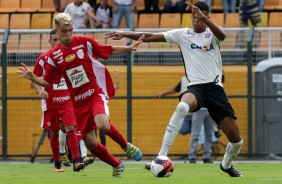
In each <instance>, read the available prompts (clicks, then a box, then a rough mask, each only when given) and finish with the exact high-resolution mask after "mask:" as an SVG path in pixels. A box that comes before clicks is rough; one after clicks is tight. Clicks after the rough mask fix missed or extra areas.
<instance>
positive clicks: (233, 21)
mask: <svg viewBox="0 0 282 184" xmlns="http://www.w3.org/2000/svg"><path fill="white" fill-rule="evenodd" d="M224 26H225V27H240V20H239V13H227V14H226V15H225V24H224Z"/></svg>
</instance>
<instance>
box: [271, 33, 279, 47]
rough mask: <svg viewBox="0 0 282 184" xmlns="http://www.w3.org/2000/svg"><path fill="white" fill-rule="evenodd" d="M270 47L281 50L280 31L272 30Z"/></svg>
mask: <svg viewBox="0 0 282 184" xmlns="http://www.w3.org/2000/svg"><path fill="white" fill-rule="evenodd" d="M271 41H272V49H275V50H281V48H282V32H281V31H272V39H271Z"/></svg>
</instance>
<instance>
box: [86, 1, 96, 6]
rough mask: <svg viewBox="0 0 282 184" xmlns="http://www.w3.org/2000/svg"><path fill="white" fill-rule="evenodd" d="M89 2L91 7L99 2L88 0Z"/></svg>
mask: <svg viewBox="0 0 282 184" xmlns="http://www.w3.org/2000/svg"><path fill="white" fill-rule="evenodd" d="M88 3H89V4H90V6H91V7H94V6H95V5H96V3H97V1H96V0H88Z"/></svg>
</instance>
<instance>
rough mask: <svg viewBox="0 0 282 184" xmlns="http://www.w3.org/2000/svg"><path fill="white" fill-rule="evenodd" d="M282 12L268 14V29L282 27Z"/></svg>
mask: <svg viewBox="0 0 282 184" xmlns="http://www.w3.org/2000/svg"><path fill="white" fill-rule="evenodd" d="M281 20H282V12H270V13H269V24H268V26H269V27H281V26H282V21H281Z"/></svg>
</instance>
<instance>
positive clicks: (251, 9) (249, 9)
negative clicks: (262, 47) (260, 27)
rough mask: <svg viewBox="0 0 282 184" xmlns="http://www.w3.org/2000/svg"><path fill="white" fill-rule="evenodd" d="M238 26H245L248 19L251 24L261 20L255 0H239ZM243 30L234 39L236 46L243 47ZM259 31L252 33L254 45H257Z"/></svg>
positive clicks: (254, 24)
mask: <svg viewBox="0 0 282 184" xmlns="http://www.w3.org/2000/svg"><path fill="white" fill-rule="evenodd" d="M239 7H240V10H239V14H240V26H241V27H247V26H248V22H249V20H250V22H251V24H252V26H256V25H257V24H258V23H259V22H261V17H260V10H259V7H258V4H257V0H240V4H239ZM244 38H245V34H244V31H239V32H238V34H237V39H236V48H245V46H246V41H245V40H244ZM259 40H260V32H256V33H255V35H254V43H255V44H254V47H259Z"/></svg>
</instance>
